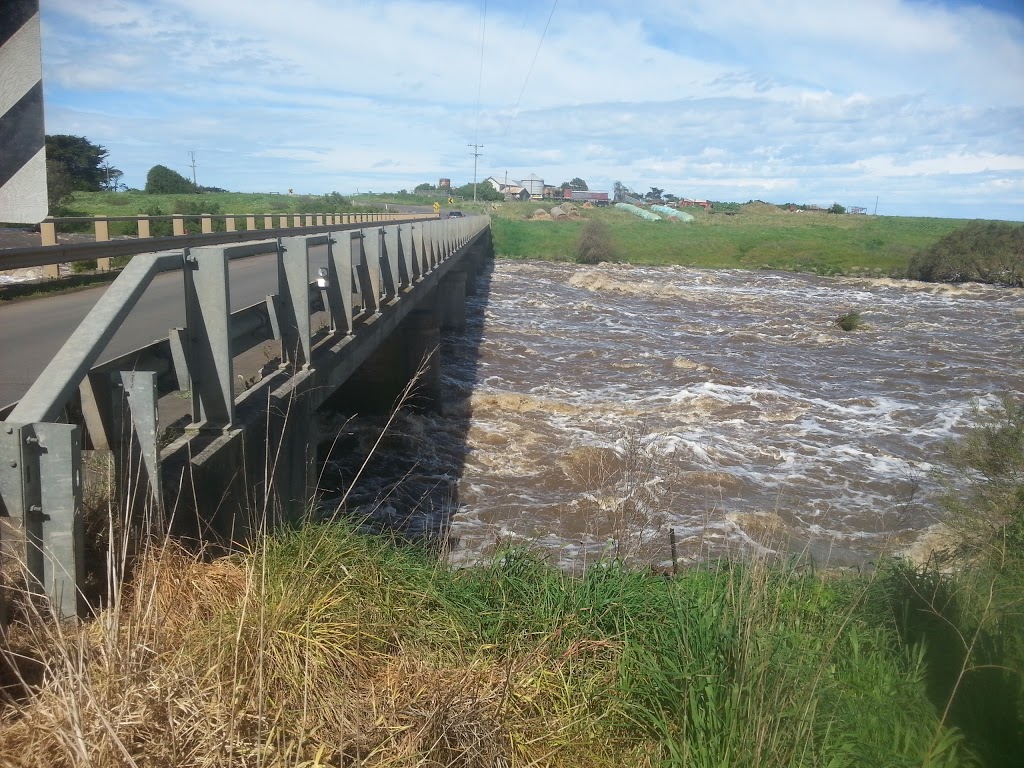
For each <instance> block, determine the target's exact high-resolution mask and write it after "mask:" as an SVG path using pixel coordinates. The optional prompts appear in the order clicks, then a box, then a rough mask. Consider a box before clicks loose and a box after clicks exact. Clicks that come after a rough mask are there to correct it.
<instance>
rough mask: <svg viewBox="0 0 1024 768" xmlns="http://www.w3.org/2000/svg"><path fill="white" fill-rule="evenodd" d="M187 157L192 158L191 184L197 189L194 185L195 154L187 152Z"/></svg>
mask: <svg viewBox="0 0 1024 768" xmlns="http://www.w3.org/2000/svg"><path fill="white" fill-rule="evenodd" d="M188 156H189V157H191V158H192V183H193V184H195V186H197V187H198V186H199V185H198V184H196V153H195V152H189V153H188Z"/></svg>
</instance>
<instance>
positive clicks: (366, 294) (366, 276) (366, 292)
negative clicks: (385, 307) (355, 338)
mask: <svg viewBox="0 0 1024 768" xmlns="http://www.w3.org/2000/svg"><path fill="white" fill-rule="evenodd" d="M366 239H367V238H366V230H364V229H359V230H356V231H355V232H353V233H352V264H353V266H355V269H356V278H357V282H358V284H359V297H360V299H362V302H363V311H364V312H370V313H372V314H374V315H375V314H377V313H378V312H380V258H379V256H377V258H373V259H371V258H368V256H367V251H366ZM370 247H371V248H372V247H373V245H372V243H371V246H370Z"/></svg>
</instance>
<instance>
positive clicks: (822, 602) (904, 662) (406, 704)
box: [0, 525, 969, 768]
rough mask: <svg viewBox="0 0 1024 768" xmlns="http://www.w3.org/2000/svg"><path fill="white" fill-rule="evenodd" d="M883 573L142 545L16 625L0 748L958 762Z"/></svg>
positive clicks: (335, 759) (707, 762)
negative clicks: (116, 572)
mask: <svg viewBox="0 0 1024 768" xmlns="http://www.w3.org/2000/svg"><path fill="white" fill-rule="evenodd" d="M157 576H159V579H157ZM900 578H901V577H900V576H898V575H897V573H896V572H895V571H894V572H893V573H892V574H890V575H882V576H877V577H873V578H867V577H843V578H819V577H818V576H815V575H813V574H811V573H808V572H799V571H797V570H796V569H794V568H791V567H788V566H786V565H785V564H778V563H776V564H772V563H769V562H768V561H765V560H753V561H747V562H744V563H742V564H740V563H719V564H715V565H713V566H710V567H707V568H701V569H697V570H691V571H687V572H685V573H683V574H682V575H681V576H679V577H678V578H674V579H672V578H665V577H663V576H660V575H656V574H651V573H649V572H629V571H625V570H623V569H621V568H619V567H617V566H616V565H615V564H614V563H606V564H604V565H601V566H597V567H592V568H590V569H589V570H588V571H587V573H586V575H585V576H583V577H582V578H571V577H568V576H566V575H565V574H563V573H561V572H559V571H558V570H557V569H555V568H552V567H550V566H548V565H546V564H544V563H543V562H542V561H541V559H540V558H539V557H537V556H534V555H532V554H530V553H529V552H524V551H515V550H508V551H504V552H502V553H500V554H499V555H498V556H497V557H496V558H495V559H494V560H492V561H491V562H490V564H489V565H487V566H484V567H479V568H473V569H466V570H452V569H450V568H448V567H446V566H444V565H442V564H440V563H439V562H438V561H437V560H436V559H435V558H434V557H432V556H430V555H428V554H426V553H424V552H421V551H416V550H410V549H408V548H400V547H397V546H395V545H393V544H391V543H389V542H387V541H383V540H379V539H373V538H367V537H364V536H360V535H358V534H355V533H353V532H352V531H350V530H349V529H347V528H345V527H343V526H338V525H333V526H327V527H323V526H317V527H313V526H310V527H307V528H305V529H303V530H301V531H293V532H289V533H282V534H280V535H278V536H276V537H274V538H272V539H269V540H268V541H267V542H266V545H265V547H264V548H263V549H262V550H261V551H259V552H257V553H254V554H253V555H250V556H247V557H238V558H233V559H227V560H220V561H216V562H213V563H211V564H202V563H200V562H197V561H195V560H193V559H192V558H189V557H186V556H184V555H182V554H180V553H178V552H176V551H173V550H172V551H167V552H164V553H162V554H160V555H159V556H154V557H152V558H151V559H149V560H148V561H147V562H146V564H145V567H144V568H143V572H142V575H141V577H140V579H139V581H138V582H137V584H138V587H137V588H136V590H135V591H134V593H133V594H131V595H130V596H126V597H125V598H124V600H123V603H122V604H121V606H120V610H111V611H109V612H108V613H107V614H105V615H103V616H101V617H100V620H99V621H97V622H96V623H95V624H94V625H92V626H90V627H87V628H85V629H83V630H81V631H72V630H67V629H65V630H63V631H64V632H65V634H61V635H57V632H58V630H57V628H56V627H53V626H50V627H49V628H48V631H49V633H50V634H49V636H46V637H42V638H37V641H36V642H37V644H42V645H44V646H45V647H47V648H48V649H49V650H48V651H47V657H46V658H45V659H44V662H45V664H46V665H47V670H48V672H47V674H46V676H45V678H46V679H45V682H43V683H42V685H41V686H40V688H39V689H38V690H36V691H35V692H33V694H32V695H31V696H30V697H29V698H28V699H27V700H24V701H22V702H21V703H20V704H19V705H18V706H17V707H16V708H12V709H9V710H8V711H7V713H6V716H5V718H4V721H3V723H2V724H0V744H2V745H3V747H0V760H2V761H3V764H5V765H12V766H20V765H24V766H29V765H32V766H35V765H52V766H65V765H66V766H85V765H90V766H115V765H124V764H126V763H127V762H128V759H129V758H130V759H131V760H133V761H135V763H136V764H139V765H143V764H144V765H175V766H186V765H187V766H206V765H209V766H214V765H275V766H300V765H301V766H311V765H333V766H341V765H403V766H405V765H459V766H493V765H509V766H511V765H538V764H539V765H566V766H579V765H588V766H595V765H608V766H613V765H622V766H635V765H679V766H683V765H686V766H708V767H709V768H710V766H721V765H729V766H733V765H749V766H800V765H807V766H812V765H830V766H864V765H907V766H910V765H931V766H947V765H948V766H953V765H960V764H963V762H962V761H963V760H964V759H965V757H966V756H967V755H968V754H969V749H968V746H967V745H966V744H965V743H964V742H963V740H962V736H961V735H960V734H959V732H958V731H956V729H954V728H951V727H950V725H949V724H948V723H946V724H943V723H942V722H941V714H942V709H941V708H940V707H937V706H936V705H935V703H933V702H932V701H931V700H930V699H929V691H928V681H927V674H926V673H927V665H926V661H925V654H924V653H923V651H921V650H920V649H919V648H920V646H916V647H914V646H910V645H908V644H905V643H904V642H903V640H902V639H901V636H900V633H899V631H898V627H897V622H896V621H895V620H894V617H893V615H892V613H891V608H890V607H891V605H892V600H891V599H890V594H889V592H890V591H891V590H892V589H893V588H898V587H899V583H900ZM904 583H905V582H904ZM36 631H37V632H38V631H40V630H39V628H37V630H36ZM68 632H70V634H67V633H68Z"/></svg>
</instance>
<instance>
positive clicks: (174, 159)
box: [43, 0, 1024, 218]
mask: <svg viewBox="0 0 1024 768" xmlns="http://www.w3.org/2000/svg"><path fill="white" fill-rule="evenodd" d="M549 10H550V6H549V5H546V4H533V3H523V4H516V5H506V4H496V3H491V4H489V5H488V16H487V20H486V37H485V45H484V56H483V58H482V59H481V57H480V53H481V49H480V39H481V38H480V33H481V17H480V11H481V7H480V5H479V4H478V3H470V2H468V1H467V2H440V1H439V0H434V1H433V2H411V1H406V2H399V1H392V0H387V1H382V2H375V3H356V2H341V1H330V0H292V2H290V3H288V4H287V5H285V6H282V5H281V4H279V3H271V2H269V0H166V1H165V2H164V3H162V4H160V6H159V7H156V6H154V5H153V4H151V3H149V2H145V1H144V0H93V1H92V2H90V3H88V4H83V3H81V2H80V1H79V0H50V2H48V3H46V4H44V7H43V14H44V19H43V20H44V69H45V72H44V74H45V78H46V80H45V82H46V88H47V121H48V126H47V127H48V130H49V132H51V133H58V132H72V133H78V134H81V135H86V136H89V137H90V138H91V139H93V140H94V141H97V142H99V143H101V144H103V145H104V146H106V147H107V148H108V149H110V150H111V154H112V160H113V161H114V162H115V164H117V165H118V166H119V167H121V168H122V169H123V170H125V172H126V179H127V181H128V182H129V183H131V184H134V185H141V184H142V183H143V181H144V176H145V173H146V171H147V170H148V168H149V167H150V166H151V165H154V164H156V163H158V162H159V163H163V164H165V165H170V166H171V167H179V168H180V167H182V166H183V165H184V164H185V161H186V152H187V151H188V150H196V151H197V152H198V154H199V160H200V175H201V176H203V179H202V180H204V181H205V183H209V184H214V185H217V186H223V187H230V188H240V189H282V188H289V187H291V188H304V189H308V190H310V191H317V190H318V191H330V190H335V189H336V190H339V191H349V190H354V189H356V188H364V189H365V188H366V187H367V186H369V185H370V184H371V183H372V185H373V186H374V188H377V189H389V188H390V189H398V188H401V187H411V186H414V185H415V184H416V183H419V182H420V181H425V180H433V179H434V178H435V177H438V176H448V177H452V178H453V181H455V182H456V183H460V182H464V181H467V180H469V179H470V178H471V176H472V168H473V158H472V156H471V155H470V150H469V148H468V147H466V144H468V143H470V142H473V143H480V144H483V145H484V146H483V150H482V151H483V155H482V156H481V158H480V165H479V173H478V175H479V177H480V178H483V177H484V176H486V175H488V174H489V173H491V172H492V170H493V172H494V173H498V174H501V175H503V174H504V173H505V171H506V170H507V171H508V172H509V174H510V175H511V176H525V175H527V174H529V173H531V172H536V173H538V174H540V175H541V176H544V177H545V178H548V179H551V180H554V181H555V182H558V181H561V180H562V179H567V178H571V177H573V176H582V177H584V178H586V179H587V180H588V181H591V183H592V185H596V186H600V187H610V185H611V182H612V181H614V180H621V181H623V182H624V183H627V184H629V185H631V186H637V187H639V188H644V189H646V188H647V187H649V186H652V185H653V186H659V187H663V188H666V189H669V190H670V191H677V192H679V193H684V194H693V195H697V196H721V197H720V199H724V198H725V197H727V196H730V195H732V196H735V197H737V198H739V199H747V198H749V197H757V196H770V195H771V194H773V193H777V194H779V195H785V196H786V197H787V198H788V199H794V200H797V201H804V200H806V201H807V202H821V203H830V202H832V201H833V200H837V199H840V198H841V197H842V196H843V195H863V194H868V193H869V191H873V192H872V194H876V193H877V194H882V193H884V192H885V190H886V189H887V188H889V189H892V190H893V194H892V198H893V199H897V198H898V199H900V200H902V201H905V202H904V203H902V204H904V205H906V208H907V210H906V211H905V212H908V213H909V212H910V210H911V209H913V210H915V211H916V212H928V211H931V212H933V213H934V214H935V215H941V214H942V213H943V212H947V213H948V212H950V211H952V210H954V208H957V209H959V206H960V205H961V201H962V199H963V197H962V193H963V189H964V187H965V186H970V188H971V189H972V190H974V192H973V193H972V194H975V195H976V196H977V197H978V198H979V200H980V198H981V197H983V196H984V194H986V190H987V193H988V194H991V195H992V196H993V206H989V207H988V208H987V210H992V211H995V213H993V214H992V215H996V216H1003V217H1013V218H1024V211H1018V210H1015V209H1014V208H1013V206H1014V205H1016V204H1017V203H1016V202H1014V201H1015V200H1019V197H1020V195H1019V194H1016V193H1014V194H1016V197H1014V195H1013V194H1010V193H1009V192H1008V190H1017V191H1018V192H1019V187H1020V184H1021V180H1022V179H1024V167H1022V166H1021V154H1020V147H1021V146H1024V22H1022V20H1021V17H1020V16H1019V15H1018V16H1011V15H1008V14H1006V13H1002V14H1000V13H997V12H995V11H992V10H985V9H984V8H980V7H976V6H960V5H957V4H953V3H952V2H950V3H947V4H940V3H934V2H919V1H918V0H863V2H861V3H858V4H852V5H851V4H847V5H845V6H843V7H842V9H841V11H839V12H837V9H836V6H835V5H833V4H822V3H820V2H812V1H811V0H791V1H790V2H787V3H785V4H782V3H772V2H764V0H735V1H734V2H729V3H717V4H710V5H708V4H681V3H675V2H672V3H669V2H664V3H647V4H642V5H641V4H633V5H625V4H622V3H620V2H613V1H612V0H592V2H586V3H585V2H582V1H581V0H562V2H560V3H559V5H558V7H557V10H556V12H555V15H554V17H553V18H552V21H551V25H550V27H549V28H548V31H547V35H546V36H545V38H544V44H543V46H542V47H541V49H540V54H539V55H538V56H537V60H536V65H535V67H534V69H533V71H532V73H531V74H530V77H529V79H528V80H527V79H526V76H527V73H528V71H529V70H530V65H531V62H532V61H533V57H534V54H535V52H536V51H537V46H538V42H539V41H540V37H541V31H542V29H543V28H544V24H545V22H546V21H547V17H548V11H549ZM524 83H525V87H524ZM478 91H479V94H480V97H479V100H480V105H481V109H480V111H479V112H478V110H477V94H478ZM520 93H521V94H522V98H521V100H520V99H519V96H520ZM517 101H518V105H517ZM997 180H1000V183H996V181H997ZM886 185H889V186H888V187H886ZM674 186H675V187H679V188H678V189H673V187H674ZM682 187H685V189H683V188H682ZM915 193H918V194H920V198H919V199H917V200H915V199H913V198H912V195H913V194H915ZM849 202H850V203H851V204H857V202H858V201H853V200H850V201H849ZM859 202H862V201H859ZM915 206H916V208H915ZM889 212H895V211H889Z"/></svg>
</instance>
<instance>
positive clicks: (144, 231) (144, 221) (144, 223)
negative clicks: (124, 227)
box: [138, 216, 153, 238]
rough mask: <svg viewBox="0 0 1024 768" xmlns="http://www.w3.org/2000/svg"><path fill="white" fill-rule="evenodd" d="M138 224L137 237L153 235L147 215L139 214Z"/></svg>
mask: <svg viewBox="0 0 1024 768" xmlns="http://www.w3.org/2000/svg"><path fill="white" fill-rule="evenodd" d="M138 225H139V237H140V238H143V237H152V236H153V235H152V232H151V230H150V228H149V217H147V216H140V217H139V221H138Z"/></svg>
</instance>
